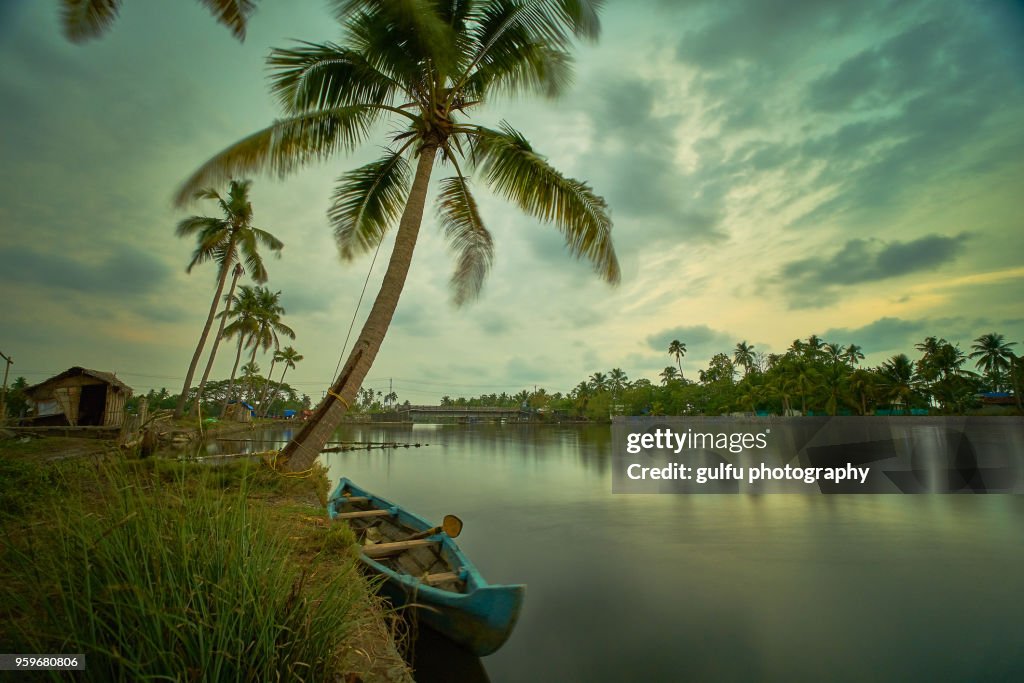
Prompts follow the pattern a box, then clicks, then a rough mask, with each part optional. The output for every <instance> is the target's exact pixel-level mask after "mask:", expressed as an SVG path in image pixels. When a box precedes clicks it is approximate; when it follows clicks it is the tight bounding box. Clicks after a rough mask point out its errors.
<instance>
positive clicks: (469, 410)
mask: <svg viewBox="0 0 1024 683" xmlns="http://www.w3.org/2000/svg"><path fill="white" fill-rule="evenodd" d="M398 414H399V416H401V418H402V419H403V420H408V421H412V422H429V421H431V420H454V421H475V420H500V419H502V418H505V419H509V418H519V416H520V415H523V416H526V415H529V413H527V412H525V411H523V410H520V409H519V408H494V407H488V406H477V407H472V406H412V405H409V406H398Z"/></svg>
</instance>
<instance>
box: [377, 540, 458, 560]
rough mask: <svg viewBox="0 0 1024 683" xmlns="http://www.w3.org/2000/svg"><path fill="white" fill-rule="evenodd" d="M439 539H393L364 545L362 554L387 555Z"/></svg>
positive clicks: (426, 544) (429, 543)
mask: <svg viewBox="0 0 1024 683" xmlns="http://www.w3.org/2000/svg"><path fill="white" fill-rule="evenodd" d="M437 543H440V541H432V540H430V539H428V538H418V539H416V540H414V541H395V542H393V543H376V544H374V545H364V546H363V554H364V555H366V556H367V557H387V556H388V555H393V554H395V553H400V552H402V551H404V550H409V549H410V548H422V547H425V546H429V545H436V544H437Z"/></svg>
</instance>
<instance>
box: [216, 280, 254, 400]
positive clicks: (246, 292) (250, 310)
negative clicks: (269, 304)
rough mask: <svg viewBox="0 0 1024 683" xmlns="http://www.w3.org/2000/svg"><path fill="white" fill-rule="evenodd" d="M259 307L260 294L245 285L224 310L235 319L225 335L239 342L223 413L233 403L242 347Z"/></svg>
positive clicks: (251, 329) (228, 326) (225, 313)
mask: <svg viewBox="0 0 1024 683" xmlns="http://www.w3.org/2000/svg"><path fill="white" fill-rule="evenodd" d="M258 307H259V295H258V294H257V292H256V288H255V287H251V286H249V285H243V286H242V287H241V288H239V290H238V294H236V295H235V296H234V299H233V300H232V302H231V307H230V308H228V309H227V310H226V311H225V312H224V315H225V317H231V318H233V320H232V321H231V322H230V323H229V324H228V325H227V326H226V327H225V328H224V332H223V336H224V338H225V339H232V338H237V339H238V343H237V344H236V346H237V348H236V350H235V362H234V364H233V365H232V366H231V377H230V378H229V379H228V388H227V391H225V393H224V402H223V404H222V405H221V414H222V415H223V414H224V411H225V410H226V409H227V407H228V404H229V403H231V399H233V398H234V393H235V377H236V375H237V374H238V364H239V363H240V362H241V360H242V348H243V346H244V345H245V343H246V342H247V341H248V340H249V335H251V334H252V333H253V332H254V331H255V329H256V315H255V312H256V309H257V308H258Z"/></svg>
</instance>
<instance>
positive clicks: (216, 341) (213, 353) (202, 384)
mask: <svg viewBox="0 0 1024 683" xmlns="http://www.w3.org/2000/svg"><path fill="white" fill-rule="evenodd" d="M244 272H245V271H244V270H243V269H242V264H241V263H236V264H235V267H234V268H233V269H232V274H231V287H229V288H228V293H227V294H225V295H224V310H223V311H221V312H220V313H218V314H217V316H218V317H219V318H220V326H219V327H218V328H217V334H216V335H214V337H213V346H212V347H210V356H209V358H207V359H206V368H205V369H204V370H203V378H202V379H201V380H199V386H198V387H197V388H196V400H195V401H194V402H193V403H192V415H193V416H197V415H199V408H200V406H201V405H202V403H203V390H204V389H206V382H207V381H208V380H209V379H210V371H211V370H213V361H214V360H215V359H216V358H217V349H218V348H219V347H220V340H221V339H224V325H225V324H226V323H227V321H228V316H230V315H231V304H232V302H233V301H234V298H235V286H236V285H237V284H238V278H239V277H241V276H242V273H244Z"/></svg>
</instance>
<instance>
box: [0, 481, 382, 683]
mask: <svg viewBox="0 0 1024 683" xmlns="http://www.w3.org/2000/svg"><path fill="white" fill-rule="evenodd" d="M198 476H200V477H211V476H212V477H216V476H218V475H217V474H216V473H215V472H212V471H211V473H210V474H203V475H198ZM102 479H103V480H104V482H105V485H104V486H102V487H100V488H99V489H94V490H93V493H92V496H90V495H89V494H85V495H76V496H71V497H69V498H68V499H66V500H59V501H57V502H56V505H55V506H54V509H53V515H54V516H55V519H53V520H52V524H51V523H49V520H48V521H47V523H46V524H39V525H35V526H29V527H27V528H25V530H24V536H23V537H22V538H20V539H19V541H18V542H17V543H11V544H10V545H8V546H7V548H6V550H5V555H6V557H5V558H4V561H5V562H7V563H12V564H9V565H8V566H9V568H10V567H12V566H13V567H14V568H15V569H16V571H15V572H13V576H14V577H15V578H14V580H11V581H6V582H5V583H4V585H2V586H0V596H2V597H0V604H4V605H6V606H9V607H11V608H13V611H14V619H13V620H12V622H10V623H9V624H8V626H9V627H10V628H9V629H8V630H9V635H12V636H13V637H14V639H15V640H16V641H20V642H13V643H10V645H12V646H14V647H15V648H16V649H14V650H11V651H21V652H64V653H85V656H86V662H87V669H86V672H85V676H86V678H85V679H84V680H95V681H146V680H211V681H268V680H307V681H321V680H334V678H335V677H336V676H338V675H340V674H342V673H343V672H342V671H339V670H338V667H339V665H340V664H339V662H340V660H341V656H340V655H341V648H342V647H343V643H344V640H345V638H346V636H347V635H349V633H350V631H351V630H352V629H353V628H355V626H356V624H358V623H359V618H358V617H359V615H358V614H357V611H358V610H359V609H360V605H361V602H360V601H361V599H363V595H364V593H363V591H364V590H365V589H364V587H363V584H361V583H360V582H359V580H358V578H357V572H356V568H355V562H354V560H353V559H351V556H350V555H347V554H344V553H332V554H331V557H330V560H326V561H329V562H330V566H329V568H328V571H324V572H321V575H320V576H317V580H316V590H315V591H311V590H303V586H304V582H305V581H306V578H307V575H306V573H305V572H304V571H301V570H300V569H299V568H298V567H296V566H295V565H294V564H293V563H291V562H288V561H286V557H287V550H286V548H285V546H284V543H285V542H286V539H285V538H283V537H282V534H281V533H279V532H277V533H275V532H274V530H273V529H272V527H271V525H270V524H269V523H268V520H267V519H266V517H265V514H264V513H263V511H262V510H260V509H258V508H257V507H255V506H251V505H249V504H248V503H247V488H248V485H247V479H246V478H243V479H242V485H241V488H240V490H237V491H224V490H219V491H218V490H217V489H218V488H220V487H219V486H216V484H215V485H214V486H209V485H206V483H205V482H201V483H200V485H196V482H195V481H189V480H187V478H186V477H185V476H184V475H182V476H180V477H178V478H177V480H176V481H173V482H170V483H168V482H167V481H165V480H164V479H163V478H162V477H160V476H153V474H152V473H150V472H147V471H145V470H144V469H139V468H136V469H131V468H127V467H125V466H118V467H111V468H108V469H107V471H106V472H104V473H103V476H102ZM96 496H102V498H103V500H102V501H97V500H95V497H96ZM3 593H6V595H2V594H3Z"/></svg>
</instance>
